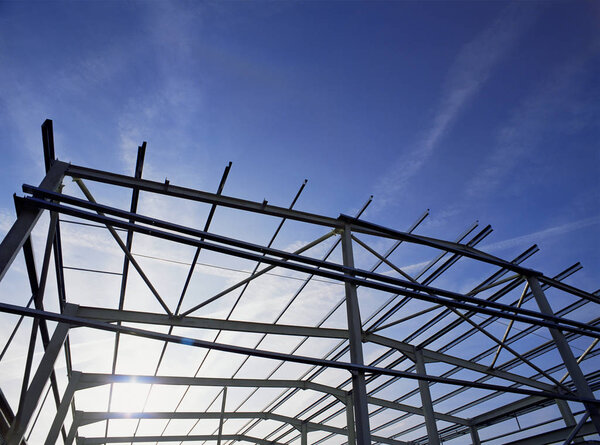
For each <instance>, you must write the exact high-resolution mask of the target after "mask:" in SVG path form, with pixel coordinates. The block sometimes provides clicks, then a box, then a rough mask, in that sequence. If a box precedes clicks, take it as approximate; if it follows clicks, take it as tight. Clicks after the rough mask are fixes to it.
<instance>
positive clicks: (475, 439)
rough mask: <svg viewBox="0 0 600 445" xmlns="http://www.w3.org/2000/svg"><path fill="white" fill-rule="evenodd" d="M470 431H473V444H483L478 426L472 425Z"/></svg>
mask: <svg viewBox="0 0 600 445" xmlns="http://www.w3.org/2000/svg"><path fill="white" fill-rule="evenodd" d="M469 432H470V433H471V440H472V441H473V445H481V441H480V440H479V432H478V431H477V427H475V426H471V427H470V428H469Z"/></svg>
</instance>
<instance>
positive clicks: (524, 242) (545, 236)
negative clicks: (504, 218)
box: [481, 215, 600, 252]
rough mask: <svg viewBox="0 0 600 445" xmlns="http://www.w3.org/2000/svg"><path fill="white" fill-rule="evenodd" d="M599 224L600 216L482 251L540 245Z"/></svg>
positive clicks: (494, 245) (511, 239)
mask: <svg viewBox="0 0 600 445" xmlns="http://www.w3.org/2000/svg"><path fill="white" fill-rule="evenodd" d="M597 224H600V215H597V216H593V217H591V218H585V219H580V220H578V221H572V222H569V223H566V224H561V225H558V226H554V227H550V228H548V229H544V230H540V231H538V232H533V233H529V234H527V235H522V236H517V237H515V238H510V239H507V240H504V241H497V242H495V243H491V244H487V245H484V246H481V250H483V251H485V252H495V251H500V250H504V249H510V248H516V247H525V246H529V245H531V244H534V243H540V242H542V241H544V240H546V239H549V238H552V237H555V236H559V235H564V234H565V233H570V232H574V231H576V230H581V229H584V228H586V227H590V226H594V225H597Z"/></svg>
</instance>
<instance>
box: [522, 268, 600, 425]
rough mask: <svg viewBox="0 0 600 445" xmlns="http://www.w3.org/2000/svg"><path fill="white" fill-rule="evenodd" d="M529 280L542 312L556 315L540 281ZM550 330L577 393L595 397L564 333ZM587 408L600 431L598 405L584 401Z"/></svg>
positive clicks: (553, 329)
mask: <svg viewBox="0 0 600 445" xmlns="http://www.w3.org/2000/svg"><path fill="white" fill-rule="evenodd" d="M527 281H528V282H529V287H530V288H531V291H532V292H533V297H534V298H535V301H536V302H537V305H538V306H539V308H540V312H541V313H542V314H545V315H554V312H553V311H552V308H551V307H550V303H548V299H547V298H546V295H545V294H544V291H543V290H542V287H541V286H540V283H539V281H538V280H537V278H535V277H531V276H530V277H527ZM548 329H549V331H550V335H552V338H553V339H554V343H556V348H557V349H558V352H559V353H560V356H561V358H562V359H563V361H564V362H565V366H566V367H567V370H568V371H569V374H570V375H571V379H572V380H573V383H575V387H576V388H577V394H578V395H579V396H580V397H586V398H588V399H594V393H593V392H592V390H591V389H590V387H589V385H588V383H587V380H586V379H585V376H584V375H583V372H582V371H581V368H579V365H578V364H577V360H576V359H575V356H574V355H573V351H572V350H571V347H570V346H569V343H568V342H567V340H566V339H565V336H564V335H563V333H562V332H561V331H560V330H558V329H556V328H548ZM584 406H585V409H586V410H587V412H588V413H589V415H590V418H591V420H592V423H593V424H594V427H595V428H596V431H597V432H598V433H600V411H599V410H598V405H594V404H592V403H584Z"/></svg>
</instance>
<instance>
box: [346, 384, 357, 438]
mask: <svg viewBox="0 0 600 445" xmlns="http://www.w3.org/2000/svg"><path fill="white" fill-rule="evenodd" d="M345 403H346V429H347V430H348V445H356V432H355V430H354V409H353V408H352V394H350V393H348V394H347V395H346V400H345Z"/></svg>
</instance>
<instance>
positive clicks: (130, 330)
mask: <svg viewBox="0 0 600 445" xmlns="http://www.w3.org/2000/svg"><path fill="white" fill-rule="evenodd" d="M67 306H74V305H67ZM0 311H2V312H7V313H12V314H17V315H21V314H23V315H26V316H29V317H36V318H45V319H47V320H52V321H57V322H63V323H66V324H69V325H72V326H85V327H89V328H94V329H100V330H104V331H112V332H121V333H125V334H129V335H136V336H140V337H145V338H150V339H154V340H160V341H169V342H172V343H181V344H185V345H188V346H194V347H200V348H207V349H216V350H220V351H223V352H231V353H234V354H243V355H250V356H256V357H261V358H267V359H274V360H284V361H289V362H295V363H302V364H307V365H317V366H323V367H330V368H336V369H344V370H347V371H349V372H352V371H361V372H365V373H369V374H376V375H388V376H392V377H403V378H409V379H414V380H426V381H430V382H437V383H445V384H449V385H457V386H472V387H474V388H480V389H488V390H492V391H506V392H513V393H516V394H524V395H540V396H543V397H549V398H557V399H564V400H572V401H578V402H585V403H591V404H595V405H597V404H600V402H599V401H598V400H595V399H589V398H585V397H574V396H571V395H569V394H563V393H556V392H547V391H533V390H528V389H523V388H506V387H503V386H500V385H492V384H486V383H477V382H471V381H467V380H460V379H449V378H440V377H437V376H433V375H423V374H417V373H412V372H406V371H400V370H396V369H388V368H380V367H376V366H368V365H358V364H355V363H347V362H340V361H335V360H326V359H317V358H312V357H306V356H298V355H290V354H283V353H278V352H272V351H264V350H258V349H252V348H246V347H241V346H235V345H227V344H222V343H213V342H208V341H204V340H198V339H191V338H186V337H180V336H176V335H168V334H164V333H160V332H152V331H147V330H144V329H138V328H134V327H129V326H117V325H113V324H110V323H103V322H98V321H93V320H87V319H83V318H80V317H77V316H72V315H65V314H57V313H54V312H48V311H40V310H36V309H31V308H24V307H21V306H15V305H11V304H7V303H0Z"/></svg>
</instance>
